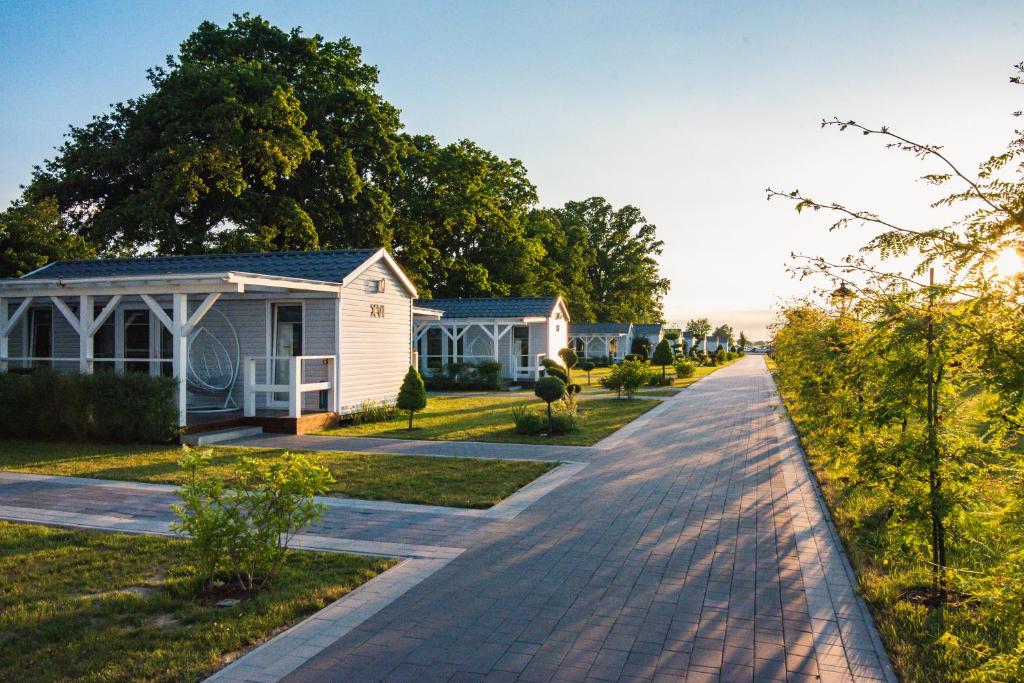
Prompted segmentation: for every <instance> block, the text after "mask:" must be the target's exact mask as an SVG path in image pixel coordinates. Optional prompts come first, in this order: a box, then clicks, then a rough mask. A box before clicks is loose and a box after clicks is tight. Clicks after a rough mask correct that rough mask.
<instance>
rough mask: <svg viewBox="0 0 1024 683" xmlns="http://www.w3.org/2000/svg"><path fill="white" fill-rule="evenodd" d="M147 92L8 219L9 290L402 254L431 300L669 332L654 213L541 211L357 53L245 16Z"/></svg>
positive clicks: (100, 120)
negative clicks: (532, 306)
mask: <svg viewBox="0 0 1024 683" xmlns="http://www.w3.org/2000/svg"><path fill="white" fill-rule="evenodd" d="M148 79H149V84H150V86H151V89H150V90H149V91H148V92H146V93H144V94H142V95H140V96H138V97H136V98H133V99H130V100H127V101H125V102H121V103H118V104H115V105H113V106H112V107H111V108H110V110H109V111H107V112H104V113H102V114H100V115H98V116H96V117H94V118H93V120H92V121H91V122H89V123H87V124H86V125H84V126H72V127H71V128H70V131H69V133H68V135H67V138H66V140H65V142H64V144H62V145H61V146H60V147H59V148H58V149H57V151H56V154H55V156H54V157H53V158H52V159H48V160H46V161H44V162H43V163H42V164H41V165H40V166H38V167H36V168H35V170H34V173H33V176H32V180H31V182H30V183H29V184H28V186H27V187H26V188H25V190H24V193H23V196H22V198H20V199H19V200H18V201H17V202H15V203H14V204H12V206H11V207H10V208H9V209H8V210H7V211H5V212H4V213H3V214H2V215H0V226H2V227H0V254H6V255H7V256H4V257H3V260H0V277H9V276H12V275H18V274H21V273H24V272H26V271H27V270H31V269H32V268H33V267H38V266H39V265H43V263H45V262H46V261H48V260H51V259H54V258H68V257H71V256H90V255H93V254H95V255H99V256H128V255H135V254H140V253H152V254H170V255H173V254H195V253H204V252H216V251H236V252H237V251H278V250H288V249H299V250H307V249H327V248H351V247H386V248H388V249H389V250H391V251H392V253H394V254H395V256H396V258H397V259H398V260H399V262H400V263H401V264H402V265H403V267H404V268H406V269H407V271H408V272H409V275H410V276H411V277H412V279H413V281H414V282H415V283H416V284H417V286H418V287H419V288H420V289H421V290H422V293H423V294H424V295H425V296H431V295H432V296H438V297H455V296H509V295H512V296H516V295H520V296H528V295H542V294H561V295H563V296H564V297H565V298H566V300H567V301H568V303H569V307H570V313H571V315H572V317H573V318H574V319H576V320H580V321H591V320H595V319H601V320H616V321H624V322H655V321H658V320H660V319H661V301H662V298H663V297H664V295H665V293H666V292H667V290H668V286H669V283H668V280H666V279H664V278H663V277H661V275H660V273H659V269H658V263H657V260H656V259H657V256H658V255H660V253H661V250H662V242H661V241H660V240H658V239H657V237H656V234H655V233H656V228H655V226H654V225H653V224H651V223H649V222H648V221H647V220H646V219H645V218H644V216H643V215H642V213H641V212H640V210H639V209H638V208H636V207H634V206H629V205H627V206H623V207H621V208H618V209H615V208H614V207H612V206H611V204H609V203H608V202H607V201H606V200H605V199H603V198H601V197H591V198H589V199H586V200H584V201H579V202H568V203H566V204H565V205H564V206H562V207H559V208H544V207H540V206H538V205H537V191H536V188H535V187H534V185H533V183H532V182H531V181H530V179H529V177H528V174H527V170H526V167H525V166H524V165H523V163H522V162H521V161H519V160H517V159H504V158H501V157H499V156H497V155H496V154H494V153H493V152H490V151H488V150H486V149H484V148H482V147H480V146H479V145H477V144H476V143H474V142H472V141H470V140H458V141H456V142H453V143H450V144H442V143H439V142H438V141H437V140H436V139H435V138H434V137H433V136H430V135H410V134H408V133H404V132H403V131H402V122H401V118H400V116H399V112H398V109H396V108H395V107H394V106H392V105H391V104H390V103H388V102H387V101H386V100H385V99H384V98H383V97H382V96H381V95H380V93H379V92H378V89H377V84H378V72H377V69H376V67H374V66H371V65H368V64H365V63H364V62H363V61H362V53H361V50H360V48H359V47H357V46H355V45H353V44H352V43H351V41H349V40H348V39H347V38H340V39H338V40H333V41H332V40H327V39H325V38H324V37H323V36H320V35H316V34H313V35H304V34H303V33H302V31H301V29H298V28H294V29H291V30H290V31H286V30H282V29H280V28H278V27H276V26H273V25H271V24H270V23H268V22H267V21H265V20H264V19H263V18H261V17H259V16H253V15H249V14H241V15H236V16H235V17H234V19H233V20H232V21H231V22H230V23H228V24H227V25H225V26H218V25H217V24H214V23H212V22H203V23H202V24H200V25H199V27H198V28H197V29H196V30H195V31H194V32H193V33H192V34H191V35H190V36H188V37H187V38H186V39H185V40H184V41H183V42H182V43H181V46H180V49H179V51H178V54H176V55H172V56H169V57H168V58H167V60H166V63H165V64H164V65H163V66H158V67H154V68H152V69H150V70H149V72H148ZM26 240H27V242H26ZM12 253H13V254H19V256H18V257H17V258H15V257H12V256H10V254H12Z"/></svg>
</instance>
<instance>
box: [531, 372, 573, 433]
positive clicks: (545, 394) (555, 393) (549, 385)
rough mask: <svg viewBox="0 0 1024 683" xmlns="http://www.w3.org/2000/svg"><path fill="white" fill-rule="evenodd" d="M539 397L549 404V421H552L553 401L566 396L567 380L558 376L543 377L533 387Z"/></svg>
mask: <svg viewBox="0 0 1024 683" xmlns="http://www.w3.org/2000/svg"><path fill="white" fill-rule="evenodd" d="M533 393H534V394H536V396H537V398H539V399H540V400H542V401H544V402H545V403H547V404H548V421H549V422H550V421H551V403H552V402H554V401H557V400H558V399H560V398H562V397H563V396H565V382H563V381H562V380H560V379H558V378H557V377H552V376H548V377H541V378H540V379H539V380H537V385H536V386H535V387H534V388H533Z"/></svg>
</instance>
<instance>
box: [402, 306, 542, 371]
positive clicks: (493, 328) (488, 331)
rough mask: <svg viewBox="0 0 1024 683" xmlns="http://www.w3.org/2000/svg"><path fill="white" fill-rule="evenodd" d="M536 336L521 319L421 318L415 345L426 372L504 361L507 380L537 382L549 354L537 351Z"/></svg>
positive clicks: (417, 325) (421, 367)
mask: <svg viewBox="0 0 1024 683" xmlns="http://www.w3.org/2000/svg"><path fill="white" fill-rule="evenodd" d="M533 336H534V335H531V325H530V324H529V323H525V322H523V321H521V320H486V321H475V320H444V319H441V320H417V321H416V328H415V335H414V339H413V347H414V348H415V349H416V351H417V356H418V358H419V370H420V372H421V373H423V374H429V373H435V372H443V370H444V368H445V366H448V365H454V364H457V363H479V362H484V361H488V362H496V363H500V364H501V366H502V370H501V376H502V378H504V379H509V380H512V381H526V382H534V381H536V380H537V379H539V378H540V377H541V373H542V371H543V370H544V366H543V365H541V361H543V360H544V358H546V357H547V353H538V352H537V348H536V347H538V346H539V344H538V343H537V342H535V341H533V340H532V337H533Z"/></svg>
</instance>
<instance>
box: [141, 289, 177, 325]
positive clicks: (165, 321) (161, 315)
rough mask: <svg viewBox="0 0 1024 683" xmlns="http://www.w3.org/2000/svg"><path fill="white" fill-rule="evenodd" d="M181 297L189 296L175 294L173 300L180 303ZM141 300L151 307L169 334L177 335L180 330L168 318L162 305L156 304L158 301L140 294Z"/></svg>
mask: <svg viewBox="0 0 1024 683" xmlns="http://www.w3.org/2000/svg"><path fill="white" fill-rule="evenodd" d="M180 296H187V295H185V294H180V293H178V292H175V293H174V297H173V299H172V300H173V301H178V298H177V297H180ZM139 298H141V299H142V300H143V301H144V302H145V304H146V305H147V306H149V310H151V311H153V315H155V316H156V317H157V320H159V321H160V322H161V323H163V326H164V327H166V328H167V331H168V332H170V333H171V334H177V331H178V330H177V329H176V328H175V327H174V325H175V323H174V321H173V320H171V318H168V317H167V313H165V312H164V309H163V308H162V307H161V306H160V304H158V303H157V302H156V299H154V298H153V297H151V296H150V295H149V294H140V295H139ZM183 324H184V323H183Z"/></svg>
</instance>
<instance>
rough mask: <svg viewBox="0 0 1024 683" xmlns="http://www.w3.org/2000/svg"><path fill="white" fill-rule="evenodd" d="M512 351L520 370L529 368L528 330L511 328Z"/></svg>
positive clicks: (525, 328) (526, 328)
mask: <svg viewBox="0 0 1024 683" xmlns="http://www.w3.org/2000/svg"><path fill="white" fill-rule="evenodd" d="M512 350H513V352H514V353H515V355H516V359H517V360H518V362H519V367H520V368H528V367H530V328H528V327H522V326H520V327H513V328H512Z"/></svg>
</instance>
